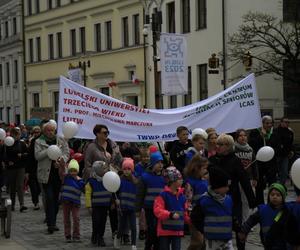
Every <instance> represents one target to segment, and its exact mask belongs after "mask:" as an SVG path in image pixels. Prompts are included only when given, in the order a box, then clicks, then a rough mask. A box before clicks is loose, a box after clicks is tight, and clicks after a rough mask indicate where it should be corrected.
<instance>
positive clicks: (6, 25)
mask: <svg viewBox="0 0 300 250" xmlns="http://www.w3.org/2000/svg"><path fill="white" fill-rule="evenodd" d="M4 25H5V31H4V32H5V33H4V37H5V38H7V37H8V33H9V31H8V21H6V22H5V24H4Z"/></svg>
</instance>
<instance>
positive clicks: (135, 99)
mask: <svg viewBox="0 0 300 250" xmlns="http://www.w3.org/2000/svg"><path fill="white" fill-rule="evenodd" d="M126 102H127V103H129V104H131V105H134V106H138V105H139V101H138V97H137V96H136V95H132V96H126Z"/></svg>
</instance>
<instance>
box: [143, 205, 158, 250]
mask: <svg viewBox="0 0 300 250" xmlns="http://www.w3.org/2000/svg"><path fill="white" fill-rule="evenodd" d="M145 215H146V222H147V235H146V240H145V250H150V249H152V246H153V249H159V242H158V237H157V232H156V230H157V229H156V227H157V219H156V217H155V215H154V213H153V209H152V208H145Z"/></svg>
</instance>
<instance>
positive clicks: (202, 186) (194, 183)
mask: <svg viewBox="0 0 300 250" xmlns="http://www.w3.org/2000/svg"><path fill="white" fill-rule="evenodd" d="M186 183H189V184H190V185H191V187H192V189H193V201H192V204H197V203H198V201H199V199H200V196H201V195H203V194H204V193H205V192H207V188H208V181H207V180H201V179H195V178H191V177H189V178H187V179H186Z"/></svg>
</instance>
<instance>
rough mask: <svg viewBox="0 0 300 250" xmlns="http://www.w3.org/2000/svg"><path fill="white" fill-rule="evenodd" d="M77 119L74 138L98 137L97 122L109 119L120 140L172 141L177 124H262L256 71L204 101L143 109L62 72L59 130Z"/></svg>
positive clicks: (231, 127)
mask: <svg viewBox="0 0 300 250" xmlns="http://www.w3.org/2000/svg"><path fill="white" fill-rule="evenodd" d="M67 121H74V122H76V123H77V124H78V125H79V132H78V133H77V135H76V136H75V137H76V138H86V139H93V138H95V136H94V134H93V128H94V126H95V125H96V124H105V125H106V126H107V127H108V129H109V131H110V135H109V137H110V138H111V139H113V140H116V141H130V142H139V141H148V142H150V141H172V140H175V139H176V138H177V137H176V128H177V127H179V126H186V127H187V128H188V129H189V130H190V132H191V131H192V130H193V129H195V128H203V129H206V128H209V127H213V128H216V130H217V132H218V133H228V132H233V131H236V130H237V129H239V128H244V129H253V128H258V127H261V116H260V107H259V102H258V98H257V94H256V85H255V77H254V74H251V75H249V76H247V77H246V78H244V79H243V80H241V81H239V82H238V83H236V84H235V85H233V86H231V87H229V88H228V89H226V90H224V91H222V92H220V93H218V94H216V95H214V96H211V97H209V98H208V99H205V100H203V101H201V102H197V103H194V104H191V105H188V106H184V107H180V108H175V109H144V108H139V107H136V106H133V105H131V104H128V103H125V102H122V101H120V100H117V99H114V98H112V97H110V96H106V95H104V94H102V93H99V92H97V91H95V90H93V89H89V88H86V87H84V86H82V85H80V84H77V83H75V82H72V81H71V80H69V79H67V78H65V77H63V76H61V77H60V91H59V116H58V134H59V135H62V125H63V123H64V122H67Z"/></svg>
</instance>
